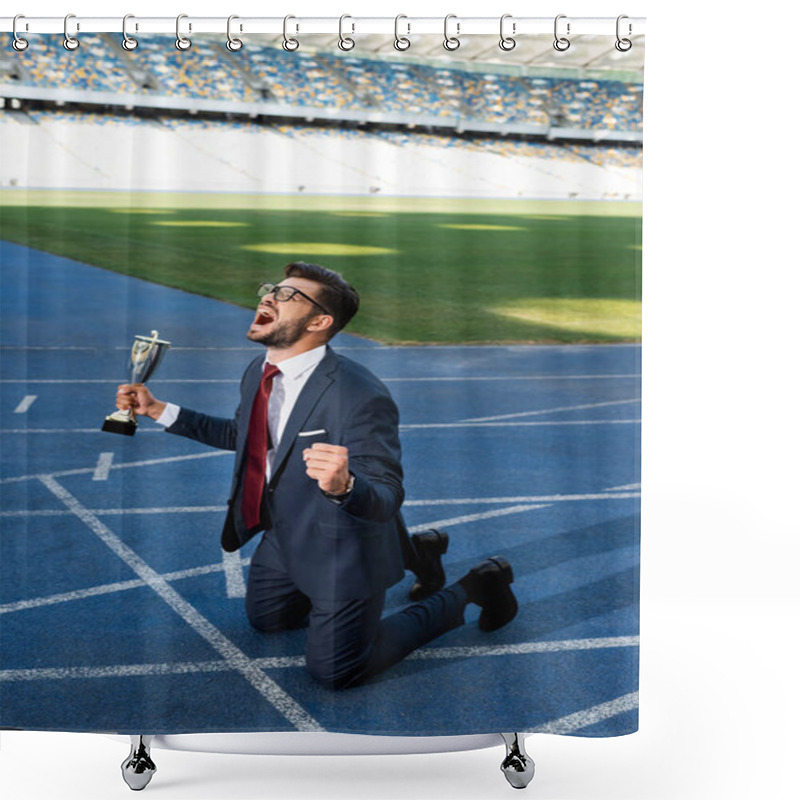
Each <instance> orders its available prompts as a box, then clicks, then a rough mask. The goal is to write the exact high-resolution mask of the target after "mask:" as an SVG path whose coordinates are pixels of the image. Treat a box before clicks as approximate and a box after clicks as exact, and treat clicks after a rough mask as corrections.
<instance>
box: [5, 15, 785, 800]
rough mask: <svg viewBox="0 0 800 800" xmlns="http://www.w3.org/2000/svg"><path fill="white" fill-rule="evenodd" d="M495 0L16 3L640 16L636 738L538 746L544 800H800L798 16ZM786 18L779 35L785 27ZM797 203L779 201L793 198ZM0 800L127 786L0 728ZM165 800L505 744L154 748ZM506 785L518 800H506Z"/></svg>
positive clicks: (424, 761)
mask: <svg viewBox="0 0 800 800" xmlns="http://www.w3.org/2000/svg"><path fill="white" fill-rule="evenodd" d="M654 5H655V4H648V3H646V2H642V0H638V2H636V3H633V2H631V3H626V2H623V3H618V2H616V0H615V2H614V3H610V2H607V1H606V0H602V2H578V0H569V2H568V3H565V4H563V5H560V4H559V5H556V4H553V3H536V4H533V5H531V4H530V3H521V2H508V3H507V4H504V5H503V6H502V7H497V6H495V5H494V4H492V3H491V2H490V0H477V1H476V0H448V2H446V3H443V2H439V0H413V1H412V0H402V1H401V2H398V3H397V4H394V3H392V4H390V3H387V2H385V0H381V1H380V2H378V1H377V0H376V2H372V3H370V2H365V1H364V0H359V2H356V1H355V0H347V2H346V3H343V4H341V6H340V5H336V4H332V3H330V2H328V3H323V2H311V0H292V1H291V2H287V3H284V4H278V5H276V4H274V3H262V2H259V3H255V2H250V1H248V2H245V1H244V0H236V2H235V4H234V3H231V4H230V6H226V5H225V4H223V3H222V2H221V0H215V2H213V3H210V2H209V0H204V1H203V2H201V1H200V0H195V2H194V3H190V2H183V0H181V2H180V3H174V2H170V1H168V0H163V2H144V0H131V2H130V4H129V5H123V4H121V3H119V2H117V0H113V1H111V2H110V1H108V0H107V1H106V2H88V0H83V2H80V3H79V2H75V3H71V2H70V3H69V5H67V4H66V3H65V2H64V0H61V1H60V2H43V1H42V0H36V2H33V1H32V0H27V2H26V1H25V0H18V2H17V4H16V6H15V7H14V8H10V7H9V8H6V9H5V10H4V12H3V13H5V14H14V13H25V14H27V15H28V16H47V15H58V16H63V15H64V14H66V13H76V14H80V15H86V16H107V15H110V14H117V13H119V15H120V17H121V16H122V15H123V14H125V13H132V14H136V15H140V16H177V14H179V13H192V14H197V15H213V16H227V15H228V14H234V13H236V14H240V15H242V16H244V15H250V16H283V15H285V14H295V15H298V16H302V15H306V16H338V15H340V14H343V13H349V14H353V15H362V16H363V15H368V16H387V17H388V16H395V15H396V14H399V13H405V14H408V15H418V16H442V17H444V15H445V14H447V13H456V14H458V15H460V16H495V15H496V16H498V18H499V16H500V14H502V13H511V14H515V15H516V16H529V15H535V16H551V15H552V16H555V15H556V14H558V13H568V14H570V15H572V16H602V17H616V16H617V15H618V14H623V13H624V14H628V15H630V16H646V17H647V55H646V67H645V173H644V192H645V212H644V213H645V217H644V264H645V273H644V299H645V311H644V319H645V331H644V342H645V344H644V428H643V435H644V451H643V487H644V496H643V512H644V517H643V555H642V560H643V572H642V672H641V678H642V680H641V717H640V725H641V730H640V732H639V733H637V734H635V735H633V736H629V737H623V738H621V739H605V740H583V739H576V738H566V737H556V736H537V737H533V738H532V739H530V740H529V750H530V751H531V753H532V754H533V756H534V757H535V760H536V762H537V765H538V769H537V777H536V778H535V780H534V781H533V783H532V784H531V786H530V787H529V788H528V790H527V795H528V796H529V797H536V798H538V799H539V800H556V799H559V800H568V799H569V800H584V799H585V798H591V800H605V799H606V798H608V800H612V798H613V800H694V799H695V798H697V799H698V800H700V798H702V800H709V798H717V797H719V798H725V800H740V799H743V798H754V797H758V798H764V799H765V800H783V798H794V797H796V796H797V782H798V781H797V777H796V776H795V774H794V770H793V768H792V765H793V764H794V763H795V759H796V755H797V749H798V748H797V744H798V735H797V726H796V719H797V716H798V712H799V711H800V703H798V694H799V692H798V685H797V684H798V678H797V675H798V667H797V659H796V652H795V651H796V648H795V640H796V639H797V634H798V628H799V627H800V626H799V625H798V616H800V615H798V610H799V609H800V600H799V599H798V589H797V583H796V571H797V564H798V554H799V553H800V546H798V532H799V531H800V524H798V519H797V512H796V509H795V504H794V503H793V502H792V496H793V494H794V490H795V484H796V478H797V473H798V470H797V468H796V466H795V459H796V454H797V448H798V444H799V442H798V432H797V422H796V419H795V416H796V414H797V412H798V397H797V392H796V386H797V380H796V377H795V372H796V366H797V354H796V343H797V336H796V323H795V321H794V320H795V319H796V318H797V313H796V309H795V306H796V304H797V291H798V278H797V272H798V257H797V251H796V246H795V242H796V230H797V222H796V219H795V215H794V214H793V211H794V210H795V208H796V207H797V199H796V196H795V192H796V189H797V180H798V175H797V163H796V162H797V149H796V144H795V143H794V138H795V136H794V131H795V124H796V123H795V122H794V119H793V116H792V114H793V107H794V106H795V105H796V101H795V98H794V93H795V92H796V89H797V84H796V80H793V79H792V77H793V76H796V74H797V68H796V54H795V53H794V48H793V45H792V43H793V42H794V41H795V40H796V34H797V30H798V26H797V22H798V12H797V10H796V6H794V5H790V4H782V6H781V10H780V12H779V13H778V12H775V11H774V10H770V9H769V8H767V7H764V6H762V5H756V4H751V5H750V6H745V5H744V4H736V3H733V4H732V3H722V2H714V3H711V2H707V3H703V4H700V3H689V2H685V1H684V0H678V1H677V2H676V1H673V2H670V3H660V4H658V7H656V8H653V7H648V6H654ZM793 23H794V24H793ZM792 203H793V205H792ZM1 744H2V746H1V748H0V790H2V793H3V796H4V797H5V798H8V800H17V798H23V797H24V798H26V800H44V799H45V798H46V799H47V800H51V798H65V800H69V798H80V799H81V800H93V798H102V799H103V800H108V798H113V797H127V796H129V794H128V792H129V790H128V788H127V787H126V786H125V785H124V784H123V782H122V780H121V777H120V774H119V763H120V762H121V761H122V759H123V757H124V756H125V755H126V754H127V747H126V745H124V744H121V743H120V742H117V741H113V740H110V739H106V738H104V737H100V736H90V735H79V734H45V733H37V734H33V733H8V732H6V733H3V734H2V743H1ZM155 755H156V760H157V763H158V765H159V772H158V774H157V775H156V777H155V778H154V780H153V783H152V784H151V785H150V787H148V789H146V790H145V791H146V792H147V793H148V795H147V796H151V797H153V798H154V799H155V798H165V799H168V800H178V799H180V800H184V799H187V800H188V798H192V800H203V799H210V798H213V799H214V800H222V799H223V798H225V799H226V800H227V798H237V799H238V800H249V799H250V798H292V799H293V800H304V799H305V798H322V797H324V798H327V799H328V800H336V799H337V798H348V800H359V799H360V798H365V799H366V798H370V800H372V799H373V798H375V797H381V798H387V800H395V798H397V800H402V799H405V798H409V799H411V798H413V800H429V799H432V798H436V800H444V799H445V798H458V800H473V799H474V800H477V799H478V798H480V800H487V799H489V798H495V797H498V798H499V797H509V796H511V792H513V790H512V789H511V788H510V787H508V786H507V784H506V782H505V780H504V779H503V777H502V775H501V774H500V772H499V770H498V766H499V763H500V760H501V758H502V751H501V750H500V749H492V750H486V751H478V752H474V753H457V754H450V755H428V756H394V757H374V756H373V757H363V756H359V757H349V758H322V757H318V758H298V757H295V758H277V757H256V756H219V755H216V756H205V755H198V754H181V753H170V752H163V751H156V753H155ZM521 796H522V795H521Z"/></svg>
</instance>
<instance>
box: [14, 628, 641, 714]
mask: <svg viewBox="0 0 800 800" xmlns="http://www.w3.org/2000/svg"><path fill="white" fill-rule="evenodd" d="M638 646H639V637H638V636H616V637H608V638H604V639H600V638H598V639H564V640H561V641H550V642H519V643H517V644H507V645H495V646H488V647H429V648H424V649H422V650H416V651H414V652H413V653H411V654H410V655H408V656H407V657H406V660H408V661H427V660H435V659H449V658H459V659H461V658H485V657H492V656H516V655H534V654H540V653H561V652H565V651H580V650H602V649H608V648H614V647H638ZM253 663H254V664H256V665H258V667H259V668H260V669H292V668H296V667H302V666H303V665H304V664H305V658H304V657H303V656H273V657H266V658H258V659H253ZM230 669H231V666H230V664H229V663H228V662H226V661H188V662H182V663H177V664H165V663H162V664H114V665H110V666H105V667H38V668H33V669H6V670H2V671H0V681H35V680H59V679H60V680H65V679H76V678H123V677H132V676H139V675H185V674H188V673H192V672H225V671H228V670H230ZM604 705H609V704H604ZM598 708H600V707H599V706H598ZM581 713H585V712H581ZM617 713H619V712H617ZM572 716H576V715H572ZM611 716H613V715H611ZM565 719H567V718H565ZM586 724H591V722H587V723H586Z"/></svg>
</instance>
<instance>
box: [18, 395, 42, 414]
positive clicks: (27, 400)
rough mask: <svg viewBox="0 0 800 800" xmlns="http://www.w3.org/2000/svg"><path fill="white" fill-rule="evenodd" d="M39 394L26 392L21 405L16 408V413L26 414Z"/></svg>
mask: <svg viewBox="0 0 800 800" xmlns="http://www.w3.org/2000/svg"><path fill="white" fill-rule="evenodd" d="M37 397H38V395H36V394H26V395H25V397H23V398H22V400H21V401H20V403H19V405H18V406H17V407H16V408H15V409H14V413H15V414H24V413H25V412H26V411H27V410H28V409H29V408H30V407H31V406H32V405H33V404H34V403H35V402H36V398H37Z"/></svg>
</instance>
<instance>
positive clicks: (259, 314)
mask: <svg viewBox="0 0 800 800" xmlns="http://www.w3.org/2000/svg"><path fill="white" fill-rule="evenodd" d="M277 318H278V315H277V313H276V312H275V310H274V309H272V308H269V307H268V306H263V305H261V306H259V307H258V308H257V309H256V315H255V317H254V318H253V321H252V323H250V332H251V333H260V332H262V331H263V330H264V329H265V328H266V327H267V326H269V325H271V324H272V323H273V322H275V320H276V319H277Z"/></svg>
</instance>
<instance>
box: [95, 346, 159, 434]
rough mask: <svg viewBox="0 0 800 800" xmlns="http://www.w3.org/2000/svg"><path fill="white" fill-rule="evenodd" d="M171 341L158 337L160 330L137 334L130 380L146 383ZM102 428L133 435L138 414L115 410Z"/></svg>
mask: <svg viewBox="0 0 800 800" xmlns="http://www.w3.org/2000/svg"><path fill="white" fill-rule="evenodd" d="M169 346H170V343H169V342H165V341H163V340H161V339H159V338H158V331H150V336H149V337H147V336H137V337H136V338H135V339H134V340H133V347H132V348H131V360H130V365H129V369H130V378H131V380H130V382H131V383H144V382H145V381H146V380H148V379H149V378H150V376H151V375H152V374H153V373H154V372H155V371H156V367H157V366H158V365H159V364H160V363H161V359H162V358H163V357H164V354H165V353H166V352H167V350H168V349H169ZM102 430H104V431H108V432H109V433H121V434H124V435H125V436H133V434H134V433H136V415H135V414H134V413H133V412H132V411H130V410H128V411H115V412H114V413H113V414H109V415H108V416H107V417H106V421H105V422H104V423H103V428H102Z"/></svg>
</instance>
